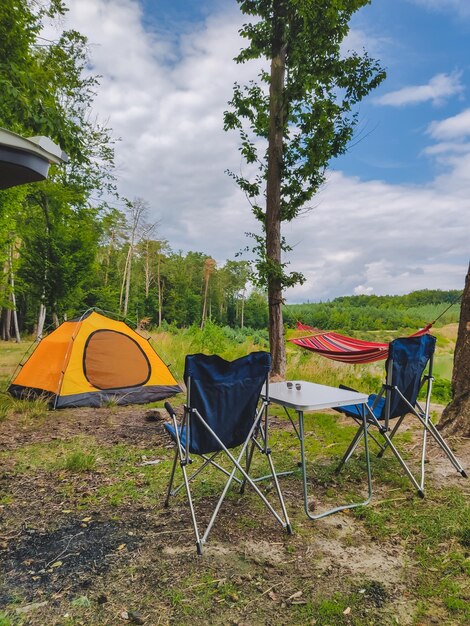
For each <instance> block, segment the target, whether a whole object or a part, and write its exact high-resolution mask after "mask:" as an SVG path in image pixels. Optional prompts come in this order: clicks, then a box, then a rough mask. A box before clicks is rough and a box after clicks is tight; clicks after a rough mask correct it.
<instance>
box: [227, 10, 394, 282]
mask: <svg viewBox="0 0 470 626" xmlns="http://www.w3.org/2000/svg"><path fill="white" fill-rule="evenodd" d="M365 4H368V0H355V1H354V2H350V1H348V2H344V1H340V2H338V1H337V0H334V1H333V0H328V2H323V3H313V2H309V1H305V0H304V1H292V0H239V5H240V8H241V11H242V12H243V13H244V14H245V15H248V16H250V18H252V21H250V22H248V23H246V24H244V25H243V27H242V29H241V31H240V34H241V36H242V37H244V38H245V40H246V41H247V46H246V48H245V49H243V50H242V51H241V52H240V54H239V55H238V56H237V57H236V59H235V60H236V61H237V62H238V63H244V62H246V61H248V60H253V59H263V60H268V61H269V62H270V63H271V69H270V73H268V72H266V71H264V70H263V71H262V72H261V73H260V75H259V79H260V80H259V83H256V82H250V84H249V85H247V86H244V87H242V86H240V85H239V84H238V83H236V84H235V86H234V90H233V97H232V100H231V101H230V102H229V105H230V109H229V110H228V111H226V112H225V114H224V127H225V129H226V130H238V132H239V134H240V140H241V146H240V151H241V154H242V156H243V158H244V160H245V161H246V163H247V164H248V166H254V167H255V168H256V169H257V174H256V175H255V176H254V177H251V178H248V177H246V176H244V175H237V174H234V173H231V176H232V177H233V178H234V179H235V181H236V182H237V183H238V185H239V186H240V188H241V189H242V190H243V191H244V192H245V194H246V195H247V197H248V198H249V199H250V202H251V203H252V210H253V213H254V215H255V217H256V218H257V219H258V220H259V221H260V222H261V223H262V228H263V233H262V235H252V236H253V237H254V240H255V248H254V250H255V251H256V253H257V261H256V269H257V276H258V279H259V281H260V284H261V285H262V286H267V285H268V284H270V281H271V280H276V281H277V282H279V284H280V285H281V286H292V285H294V284H295V283H297V282H299V281H302V280H303V279H302V276H301V275H300V274H298V273H296V272H293V273H290V274H289V273H287V272H286V271H285V270H286V265H285V263H281V262H280V260H279V258H278V254H277V252H280V250H274V251H270V245H271V243H270V241H269V238H270V232H269V230H270V226H269V224H268V222H270V216H271V215H273V224H274V222H282V221H291V220H293V219H294V218H295V217H297V216H298V214H299V212H300V211H301V210H302V209H305V207H306V205H307V203H308V201H309V200H310V199H311V198H312V196H313V195H314V194H315V193H316V192H317V191H318V189H319V187H320V186H321V184H322V183H323V182H324V176H325V169H326V167H327V164H328V163H329V161H330V160H331V159H332V158H334V157H337V156H339V155H340V154H343V153H344V152H345V151H346V146H347V144H348V142H349V141H350V139H351V137H352V135H353V130H354V127H355V125H356V122H357V112H355V111H354V109H355V106H356V105H357V103H358V102H360V101H361V100H362V98H364V97H365V96H366V95H367V94H368V93H369V92H370V91H371V90H372V89H374V88H375V87H377V86H378V85H379V84H380V82H381V81H382V80H383V79H384V78H385V73H384V71H383V70H382V68H381V67H380V66H379V64H378V63H377V62H376V61H374V60H373V59H371V58H370V57H369V56H368V55H367V53H365V52H364V53H363V55H362V56H360V55H359V54H357V53H356V52H349V53H347V54H344V52H343V50H342V49H341V43H342V41H343V39H344V38H345V37H346V35H347V33H348V31H349V25H348V24H349V21H350V19H351V17H352V15H353V14H354V13H355V12H356V11H357V10H358V9H359V8H361V7H362V6H364V5H365ZM268 87H269V90H268ZM268 91H269V93H268ZM260 140H261V141H260ZM275 161H278V163H275ZM270 172H271V173H274V178H276V179H277V180H272V184H273V189H275V191H274V192H273V196H274V198H277V199H273V200H272V202H273V203H276V202H277V201H278V202H279V206H274V204H273V205H271V199H270V192H269V186H270V179H269V177H270ZM265 189H266V190H267V191H266V206H263V203H264V200H265ZM273 228H274V226H273ZM276 236H277V235H276ZM272 245H273V249H274V248H278V247H279V246H280V247H281V248H283V249H284V250H288V249H289V248H288V246H287V244H286V242H285V241H284V240H283V239H282V237H281V238H280V239H279V241H276V242H274V241H273V242H272Z"/></svg>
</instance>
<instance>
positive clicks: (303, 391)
mask: <svg viewBox="0 0 470 626" xmlns="http://www.w3.org/2000/svg"><path fill="white" fill-rule="evenodd" d="M288 385H289V386H288ZM263 395H264V397H266V390H264V393H263ZM267 395H268V398H269V401H270V402H272V403H274V404H278V405H280V406H282V407H284V409H285V411H286V413H287V415H288V417H289V419H290V421H291V423H292V425H293V427H294V430H295V432H296V434H297V437H298V438H299V441H300V455H301V468H302V479H303V494H304V507H305V512H306V514H307V516H308V517H309V518H310V519H312V520H317V519H321V518H322V517H326V516H327V515H331V514H332V513H337V512H338V511H344V510H345V509H353V508H355V507H357V506H365V505H367V504H369V502H370V500H371V497H372V478H371V471H370V460H369V447H368V439H367V420H366V413H367V400H368V398H369V396H368V395H366V394H363V393H357V392H355V391H349V390H346V389H339V388H337V387H329V386H327V385H319V384H317V383H311V382H305V381H303V380H294V381H288V382H280V383H270V384H269V388H268V394H267ZM351 404H352V405H356V406H358V407H360V408H361V411H360V412H361V413H362V419H363V424H364V446H365V456H366V464H367V481H368V487H369V494H368V497H367V499H366V500H365V501H364V502H358V503H355V504H345V505H342V506H338V507H335V508H333V509H329V510H328V511H325V512H323V513H319V514H318V515H312V513H311V512H310V510H309V504H308V488H307V462H306V458H305V440H304V412H305V411H321V410H322V409H331V408H334V407H338V406H348V405H351ZM289 409H291V410H293V411H295V412H296V413H297V417H298V428H297V427H296V424H295V422H294V420H293V419H292V416H291V414H290V413H289Z"/></svg>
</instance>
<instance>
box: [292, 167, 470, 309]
mask: <svg viewBox="0 0 470 626" xmlns="http://www.w3.org/2000/svg"><path fill="white" fill-rule="evenodd" d="M453 175H454V172H452V176H453ZM469 183H470V181H469V180H468V174H467V181H466V183H465V185H466V188H467V192H468V190H469V187H470V184H469ZM452 187H453V182H452V181H451V179H449V177H442V178H441V179H438V180H437V181H436V182H435V183H434V184H433V185H429V186H425V187H419V186H412V185H392V184H387V183H385V182H382V181H370V182H367V183H366V182H363V181H361V180H360V179H357V178H351V177H346V176H344V175H343V174H342V173H340V172H333V173H331V174H330V175H329V178H328V182H327V184H326V185H325V187H324V189H323V191H322V192H321V194H320V196H319V202H318V204H317V208H316V209H315V210H314V211H312V212H311V213H309V214H307V215H306V216H305V217H304V218H303V219H301V220H297V222H294V223H292V225H291V226H290V228H289V232H288V238H289V239H290V240H291V241H296V242H297V245H296V247H295V259H293V260H292V264H291V268H292V269H295V270H298V271H302V272H303V273H304V274H305V276H306V278H307V282H306V283H305V284H304V285H303V286H302V287H300V288H296V289H293V290H290V291H289V292H288V294H287V299H288V301H290V302H296V301H302V300H306V299H310V300H313V299H315V298H317V299H325V298H331V297H333V296H334V295H340V294H341V295H347V294H351V293H353V291H354V289H355V288H357V287H358V286H365V287H366V289H369V290H371V292H373V293H375V294H387V293H406V292H408V291H411V290H412V289H423V288H443V289H445V288H462V287H463V283H464V278H465V272H466V268H467V266H468V257H469V245H468V233H469V232H470V200H469V199H468V198H469V195H468V193H465V192H463V187H462V180H459V184H458V185H457V186H456V187H454V189H452ZM335 251H340V252H349V253H351V255H350V256H344V257H343V258H341V257H340V258H339V259H334V257H333V255H332V253H334V252H335Z"/></svg>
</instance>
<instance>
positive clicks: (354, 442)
mask: <svg viewBox="0 0 470 626" xmlns="http://www.w3.org/2000/svg"><path fill="white" fill-rule="evenodd" d="M364 430H365V429H364V425H363V424H361V425H360V426H359V428H358V429H357V432H356V434H355V435H354V438H353V440H352V441H351V443H350V444H349V448H348V449H347V450H346V452H345V453H344V456H343V458H342V459H341V461H340V462H339V464H338V466H337V468H336V469H335V473H336V474H339V473H340V471H341V469H342V468H343V465H344V464H345V463H347V462H348V461H349V459H350V458H351V456H352V454H353V452H354V450H355V449H356V448H357V446H358V445H359V442H360V440H361V438H362V437H363V436H364Z"/></svg>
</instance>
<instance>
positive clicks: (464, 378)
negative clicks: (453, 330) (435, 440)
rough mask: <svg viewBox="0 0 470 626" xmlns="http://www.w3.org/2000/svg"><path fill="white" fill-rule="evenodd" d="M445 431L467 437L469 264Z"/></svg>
mask: <svg viewBox="0 0 470 626" xmlns="http://www.w3.org/2000/svg"><path fill="white" fill-rule="evenodd" d="M439 429H440V430H443V431H444V432H445V433H446V434H453V435H462V436H464V437H470V265H469V267H468V271H467V277H466V279H465V288H464V292H463V297H462V306H461V309H460V321H459V330H458V334H457V343H456V344H455V353H454V369H453V372H452V401H451V402H450V404H448V405H447V406H446V408H445V409H444V412H443V414H442V417H441V420H440V422H439Z"/></svg>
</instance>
